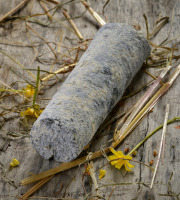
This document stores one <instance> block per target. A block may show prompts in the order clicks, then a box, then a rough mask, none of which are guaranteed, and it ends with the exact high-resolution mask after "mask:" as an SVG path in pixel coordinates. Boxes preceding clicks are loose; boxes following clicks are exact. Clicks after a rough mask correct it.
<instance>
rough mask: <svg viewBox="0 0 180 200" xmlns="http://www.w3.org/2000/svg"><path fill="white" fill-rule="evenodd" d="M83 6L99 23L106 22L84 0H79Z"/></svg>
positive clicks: (103, 23)
mask: <svg viewBox="0 0 180 200" xmlns="http://www.w3.org/2000/svg"><path fill="white" fill-rule="evenodd" d="M81 2H82V3H83V5H84V6H85V8H86V9H87V10H88V11H89V12H90V13H91V15H92V16H93V17H94V19H95V20H96V21H97V22H98V23H99V24H100V25H101V26H103V25H105V24H106V22H105V21H104V20H103V19H102V18H101V17H100V16H99V15H98V14H97V13H96V12H95V11H94V10H93V9H92V8H91V7H90V6H89V5H88V4H87V3H86V2H85V1H84V0H81Z"/></svg>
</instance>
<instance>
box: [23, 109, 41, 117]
mask: <svg viewBox="0 0 180 200" xmlns="http://www.w3.org/2000/svg"><path fill="white" fill-rule="evenodd" d="M42 112H43V110H39V109H36V108H27V110H25V111H21V113H20V115H21V117H24V116H27V115H29V116H32V117H36V118H38V117H39V115H40V114H41V113H42Z"/></svg>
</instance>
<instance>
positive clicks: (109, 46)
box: [30, 23, 150, 162]
mask: <svg viewBox="0 0 180 200" xmlns="http://www.w3.org/2000/svg"><path fill="white" fill-rule="evenodd" d="M149 54H150V46H149V44H148V42H147V40H146V39H145V38H144V37H143V35H142V33H140V32H138V31H136V30H135V29H134V28H133V27H131V26H129V25H127V24H121V23H109V24H106V25H104V26H103V27H102V28H101V29H100V30H99V31H98V32H97V34H96V36H95V37H94V39H93V41H92V42H91V44H90V46H89V48H88V49H87V50H86V52H85V53H84V54H83V56H82V57H81V59H80V61H79V62H78V64H77V66H76V67H75V68H74V70H73V71H72V72H71V74H70V75H69V76H68V78H67V79H66V80H65V82H64V83H63V84H62V86H61V87H60V88H59V90H58V91H57V92H56V94H55V95H54V96H53V98H52V99H51V101H50V102H49V104H48V105H47V107H46V108H45V110H44V111H43V113H42V114H41V115H40V117H39V118H38V119H37V121H36V122H35V123H34V125H33V128H32V130H31V133H30V135H31V140H32V144H33V146H34V147H35V149H36V150H37V151H38V152H39V154H40V155H41V156H42V157H44V158H45V159H49V158H51V157H54V159H55V160H56V161H59V162H68V161H72V160H73V159H75V158H76V157H77V156H78V155H79V154H80V153H81V152H82V151H83V149H84V147H85V146H86V145H87V144H88V143H89V142H90V140H91V139H92V137H93V136H94V134H95V133H96V131H97V129H98V128H99V126H100V125H101V124H102V122H103V120H104V119H105V118H106V116H107V115H108V114H109V113H110V111H111V110H112V108H113V107H114V106H115V105H116V103H117V102H118V101H119V100H120V98H121V96H122V95H123V93H124V91H125V89H126V88H127V86H128V85H129V83H130V82H131V80H132V79H133V77H134V76H135V74H136V73H137V72H138V70H139V69H140V68H141V66H142V64H143V61H144V60H145V59H146V58H147V57H148V56H149Z"/></svg>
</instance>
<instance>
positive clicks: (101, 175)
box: [99, 169, 106, 179]
mask: <svg viewBox="0 0 180 200" xmlns="http://www.w3.org/2000/svg"><path fill="white" fill-rule="evenodd" d="M105 174H106V170H103V169H101V170H100V172H99V179H102V178H103V177H104V176H105Z"/></svg>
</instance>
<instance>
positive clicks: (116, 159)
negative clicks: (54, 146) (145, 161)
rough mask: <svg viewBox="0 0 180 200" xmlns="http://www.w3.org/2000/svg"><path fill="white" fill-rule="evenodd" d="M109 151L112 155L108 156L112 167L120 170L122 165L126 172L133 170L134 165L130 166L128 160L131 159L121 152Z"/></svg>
mask: <svg viewBox="0 0 180 200" xmlns="http://www.w3.org/2000/svg"><path fill="white" fill-rule="evenodd" d="M110 150H111V152H112V153H113V154H114V155H112V156H108V158H109V160H110V161H111V165H114V166H115V167H116V168H118V169H121V167H122V166H123V165H124V167H125V169H126V171H131V169H130V168H133V167H134V165H131V164H130V163H129V161H128V160H132V157H131V156H129V155H127V156H125V155H124V154H123V152H122V151H115V150H114V149H113V148H110ZM126 159H128V160H126Z"/></svg>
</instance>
